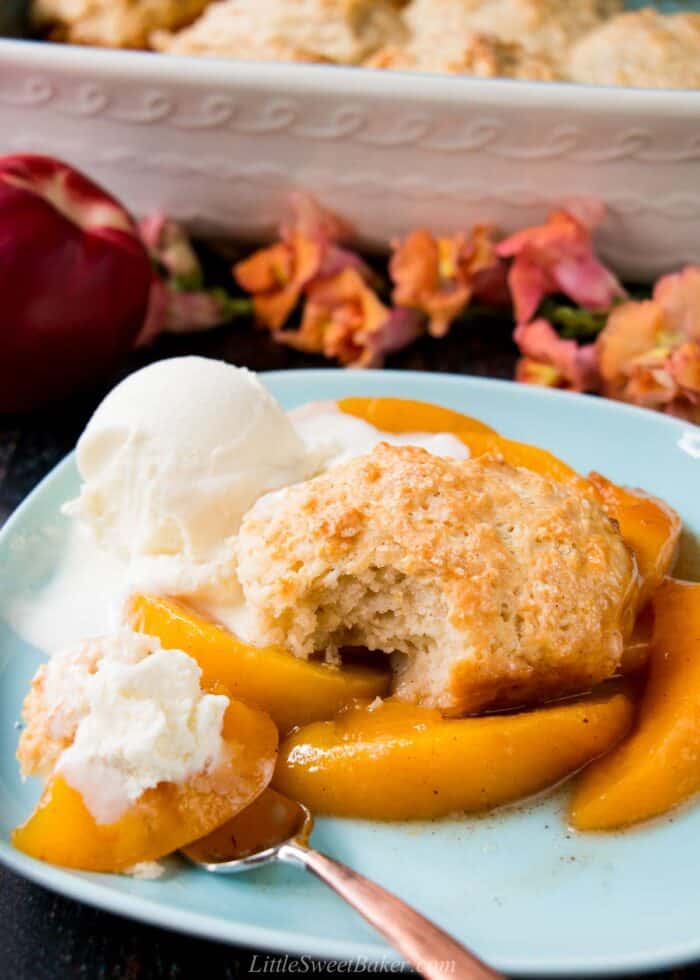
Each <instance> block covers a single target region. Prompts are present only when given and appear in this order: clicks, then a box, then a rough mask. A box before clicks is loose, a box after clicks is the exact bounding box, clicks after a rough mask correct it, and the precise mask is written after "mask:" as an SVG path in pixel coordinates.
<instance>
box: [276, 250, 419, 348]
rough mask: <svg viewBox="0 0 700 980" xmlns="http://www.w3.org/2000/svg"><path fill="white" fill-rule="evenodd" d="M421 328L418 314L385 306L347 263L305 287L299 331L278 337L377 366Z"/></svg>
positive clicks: (288, 342)
mask: <svg viewBox="0 0 700 980" xmlns="http://www.w3.org/2000/svg"><path fill="white" fill-rule="evenodd" d="M420 330H421V324H420V318H419V317H417V316H415V315H414V314H412V313H411V311H408V310H403V311H397V310H394V311H391V310H389V309H388V308H387V307H386V306H384V304H383V303H382V302H381V300H380V299H379V297H378V296H377V294H376V293H375V292H374V290H373V289H371V288H370V287H369V286H368V285H367V283H366V282H365V280H364V278H363V277H362V276H361V275H360V273H359V272H358V271H357V269H354V268H346V269H344V270H343V271H341V272H339V273H337V274H336V275H334V276H330V277H328V278H325V279H319V280H317V281H316V282H314V283H313V284H312V285H311V286H310V287H309V289H308V298H307V301H306V305H305V307H304V313H303V316H302V321H301V326H300V328H299V330H295V331H291V330H287V331H284V332H282V333H278V334H277V339H278V340H280V341H282V342H284V343H285V344H289V345H290V346H291V347H295V348H296V349H297V350H303V351H306V352H307V353H313V354H323V355H324V356H325V357H328V358H337V359H338V360H339V361H340V363H341V364H346V365H349V366H351V367H379V366H380V365H381V363H382V360H383V357H384V355H385V354H388V353H391V352H392V351H394V350H398V349H400V348H401V347H404V346H406V344H408V343H410V342H411V341H412V340H413V339H415V337H416V336H418V334H419V333H420Z"/></svg>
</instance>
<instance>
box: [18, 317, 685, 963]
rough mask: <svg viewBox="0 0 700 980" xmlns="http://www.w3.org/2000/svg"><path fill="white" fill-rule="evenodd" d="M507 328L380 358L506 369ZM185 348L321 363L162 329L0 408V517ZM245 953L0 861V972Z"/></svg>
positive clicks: (248, 331)
mask: <svg viewBox="0 0 700 980" xmlns="http://www.w3.org/2000/svg"><path fill="white" fill-rule="evenodd" d="M510 330H511V325H510V324H509V323H508V322H507V321H499V320H497V319H494V318H492V317H487V318H485V319H484V320H483V321H480V320H478V319H477V320H473V321H471V322H467V323H463V324H458V325H457V326H456V327H455V329H454V330H453V332H452V334H451V335H450V336H449V337H447V338H446V339H444V340H441V341H435V340H427V339H426V340H424V341H421V342H419V343H418V344H416V345H414V346H413V347H412V348H410V349H409V350H407V351H404V352H402V353H401V354H399V355H397V356H395V357H393V358H392V359H391V360H390V362H389V364H388V365H387V366H388V367H392V368H399V369H412V370H426V371H450V372H454V373H459V374H477V375H485V376H490V377H498V378H510V377H512V373H513V367H514V364H515V357H516V351H515V348H514V346H513V344H512V342H511V340H510ZM189 353H196V354H203V355H205V356H209V357H221V358H223V359H225V360H227V361H231V362H232V363H235V364H240V365H245V366H247V367H250V368H252V369H254V370H256V371H264V370H278V369H281V368H298V367H311V366H320V365H321V364H322V362H321V361H320V360H318V359H316V358H310V357H304V356H302V355H299V354H297V353H294V352H292V351H290V350H287V349H285V348H281V347H278V346H277V345H275V344H274V343H273V342H272V341H271V340H270V339H269V338H268V337H267V335H266V334H264V333H260V332H258V331H256V330H254V329H253V328H252V327H251V326H250V325H248V324H246V325H240V324H239V325H234V326H231V327H228V328H222V329H220V330H216V331H211V332H209V333H207V334H200V335H198V336H194V337H193V336H190V337H182V338H163V339H161V340H160V341H159V342H158V343H157V344H156V345H155V346H154V347H153V348H151V349H150V350H148V351H145V352H139V353H138V354H134V355H133V356H132V357H131V359H130V361H129V362H128V363H127V364H126V365H124V367H123V369H122V370H121V371H120V372H118V373H117V374H115V376H114V377H112V378H110V379H108V380H107V381H106V382H103V383H102V384H100V385H98V386H96V387H95V388H94V389H93V390H92V391H89V392H87V393H85V394H82V395H80V396H77V397H76V398H74V399H72V400H70V401H67V402H64V403H62V404H61V405H58V406H53V407H51V408H47V409H45V410H43V411H40V412H37V413H35V414H33V415H30V416H26V417H23V418H2V416H0V524H2V522H3V521H4V520H5V519H6V518H7V517H8V516H9V514H10V513H11V512H12V510H14V508H15V507H16V506H17V504H19V503H20V501H21V500H22V499H23V498H24V497H25V496H26V494H27V493H28V492H29V491H30V490H31V489H32V487H33V486H35V484H36V483H37V482H38V481H39V480H40V479H41V478H42V477H43V476H44V475H45V474H46V473H47V472H48V471H49V470H50V469H51V468H52V467H53V466H54V465H55V464H56V463H57V462H58V461H59V460H60V459H62V457H63V456H64V455H65V454H66V453H67V452H69V451H70V450H71V449H72V448H73V446H74V445H75V442H76V439H77V438H78V436H79V435H80V432H81V431H82V429H83V428H84V427H85V424H86V422H87V421H88V418H89V416H90V414H91V412H92V411H93V409H94V408H95V407H96V406H97V404H98V402H99V401H100V399H101V397H102V396H103V395H104V393H105V392H106V391H107V390H108V388H110V387H111V386H112V385H113V384H114V383H115V382H116V381H118V380H119V379H120V378H121V377H123V376H124V375H125V374H127V373H128V372H129V371H131V370H134V369H136V368H138V367H141V366H142V365H143V364H145V363H147V362H148V361H150V360H154V359H156V358H159V357H171V356H175V355H180V354H189ZM688 859H689V860H696V856H695V855H688ZM300 873H301V872H300ZM349 914H350V913H349ZM620 914H621V915H624V909H620ZM698 928H700V925H699V926H698ZM254 955H255V951H252V950H247V949H240V948H237V947H232V946H224V945H221V944H218V943H211V942H207V941H205V940H200V939H193V938H191V937H188V936H181V935H178V934H176V933H171V932H168V931H166V930H164V929H157V928H154V927H151V926H145V925H141V924H139V923H136V922H131V921H128V920H125V919H121V918H117V917H115V916H113V915H110V914H108V913H106V912H100V911H98V910H96V909H91V908H89V907H87V906H83V905H79V904H77V903H76V902H73V901H71V900H68V899H65V898H62V897H60V896H57V895H53V894H51V893H49V892H47V891H45V890H43V889H42V888H39V887H38V886H36V885H33V884H31V883H30V882H27V881H24V880H23V879H20V878H18V877H16V876H15V875H14V874H11V873H10V872H8V871H6V870H4V869H1V868H0V980H73V978H81V980H82V978H85V980H166V978H167V980H189V978H191V977H192V978H195V977H196V978H198V980H199V978H201V980H229V978H231V980H232V978H236V977H248V976H256V975H262V976H264V975H268V976H270V975H280V973H281V971H280V969H279V968H278V969H276V970H273V964H272V963H271V961H270V960H268V961H267V969H266V972H265V973H263V969H264V966H265V963H264V961H263V960H262V959H261V956H264V954H260V953H258V958H257V959H253V957H254ZM275 958H278V955H277V954H275ZM284 965H285V966H286V970H285V972H286V973H289V974H291V975H294V976H297V975H305V974H307V975H315V976H323V973H322V972H319V969H320V964H311V963H309V962H300V961H294V962H292V963H286V964H284ZM313 967H315V969H313ZM312 969H313V973H312ZM321 969H322V968H321ZM335 975H338V974H337V973H336V974H335ZM342 975H343V976H355V975H357V976H364V977H366V976H367V975H368V974H367V972H364V973H361V974H359V973H358V974H353V973H352V972H344V973H343V974H342ZM667 976H674V977H679V978H681V977H682V978H684V980H689V978H691V977H700V970H698V969H690V970H685V971H677V972H676V973H674V974H667Z"/></svg>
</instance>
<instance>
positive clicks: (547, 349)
mask: <svg viewBox="0 0 700 980" xmlns="http://www.w3.org/2000/svg"><path fill="white" fill-rule="evenodd" d="M513 339H514V340H515V342H516V344H517V345H518V347H519V349H520V352H521V354H522V355H523V356H522V358H521V360H520V361H519V362H518V366H517V368H516V380H518V381H524V382H526V383H527V384H539V385H546V386H547V387H551V388H568V389H570V390H571V391H593V390H595V389H596V387H597V385H598V381H599V379H598V369H597V363H596V352H595V348H594V346H593V345H592V344H588V345H586V346H584V347H582V346H581V345H580V344H578V343H577V342H576V341H575V340H563V339H562V338H561V337H560V336H559V334H558V333H557V332H556V330H555V329H554V327H553V326H552V325H551V323H549V321H548V320H545V319H543V318H542V317H540V318H539V319H537V320H532V321H531V322H530V323H521V324H519V325H518V326H517V327H516V328H515V332H514V334H513Z"/></svg>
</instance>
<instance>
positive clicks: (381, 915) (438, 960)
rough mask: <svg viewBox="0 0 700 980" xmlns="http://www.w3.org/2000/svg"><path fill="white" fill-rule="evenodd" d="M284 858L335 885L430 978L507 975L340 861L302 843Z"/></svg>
mask: <svg viewBox="0 0 700 980" xmlns="http://www.w3.org/2000/svg"><path fill="white" fill-rule="evenodd" d="M278 857H279V858H280V859H281V860H282V861H286V862H289V863H291V864H296V865H302V866H303V867H305V868H307V869H308V870H309V871H312V872H313V873H314V874H315V875H316V876H317V877H318V878H320V879H321V880H322V881H324V882H325V883H326V884H327V885H329V886H330V887H331V888H332V889H333V890H334V891H335V892H337V893H338V895H340V896H341V897H342V898H344V899H345V901H346V902H348V904H349V905H352V907H353V908H354V909H355V910H356V911H357V912H359V913H360V915H361V916H362V917H363V918H364V919H366V920H367V922H369V923H370V925H372V926H374V928H375V929H376V930H377V931H378V932H380V933H381V934H382V935H383V936H384V937H385V938H386V939H388V940H389V942H390V943H391V944H392V945H393V946H394V947H395V949H397V950H398V951H399V952H400V953H402V954H403V956H404V957H405V958H406V960H408V962H409V963H410V964H411V966H413V967H414V968H415V969H416V970H417V971H418V972H419V973H420V974H421V975H422V976H424V977H426V980H446V978H448V977H451V978H452V980H495V978H498V977H500V976H501V974H499V973H496V972H495V971H494V970H492V969H491V968H490V967H488V966H487V965H486V964H485V963H483V962H482V961H481V960H480V959H479V958H478V957H477V956H475V955H474V954H473V953H470V952H469V950H468V949H465V947H464V946H462V945H461V943H458V942H457V941H456V940H455V939H453V938H452V937H451V936H449V935H448V934H447V933H446V932H444V931H443V930H442V929H439V928H438V926H436V925H435V924H434V923H432V922H431V921H430V920H429V919H426V918H425V916H423V915H421V914H420V913H419V912H416V910H415V909H412V908H411V907H410V905H406V903H405V902H402V901H401V899H399V898H397V897H396V896H395V895H392V894H391V892H388V891H387V890H386V889H385V888H382V887H381V885H377V884H375V883H374V882H373V881H370V880H369V879H368V878H365V877H364V875H361V874H358V872H357V871H353V870H352V868H348V867H347V865H345V864H341V863H340V861H335V860H333V858H329V857H327V856H326V855H325V854H321V853H320V852H319V851H314V850H313V849H312V848H310V847H305V846H304V845H303V844H300V843H298V842H296V841H289V843H287V844H283V845H282V847H281V848H280V849H279V852H278Z"/></svg>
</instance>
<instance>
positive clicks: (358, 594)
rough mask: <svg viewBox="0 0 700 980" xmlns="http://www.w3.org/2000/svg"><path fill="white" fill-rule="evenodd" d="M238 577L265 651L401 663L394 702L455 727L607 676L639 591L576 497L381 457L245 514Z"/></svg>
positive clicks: (622, 555) (614, 535)
mask: <svg viewBox="0 0 700 980" xmlns="http://www.w3.org/2000/svg"><path fill="white" fill-rule="evenodd" d="M239 574H240V578H241V582H242V584H243V588H244V591H245V593H246V597H247V599H248V601H249V602H250V604H251V606H252V608H253V611H254V613H255V614H256V617H257V623H258V626H259V630H260V640H261V641H263V642H277V643H283V644H286V645H287V646H288V647H289V648H290V649H291V650H292V651H293V652H294V653H295V654H297V655H299V656H308V655H309V654H310V653H311V652H312V651H314V650H318V649H323V648H325V647H327V646H331V647H334V646H337V645H342V644H346V643H347V644H358V645H366V646H369V647H371V648H375V649H383V650H385V651H387V652H390V651H392V650H393V651H399V652H400V653H402V655H403V656H402V657H401V658H399V661H398V664H397V675H396V692H397V693H398V695H399V696H401V697H404V698H405V699H406V700H413V701H417V702H421V703H424V704H431V705H435V706H438V707H441V708H442V709H443V710H448V711H453V712H454V711H457V712H461V711H471V710H477V709H480V708H483V707H486V706H489V705H495V704H498V705H507V704H514V703H521V702H522V701H525V700H539V699H542V698H545V697H551V696H553V695H555V694H564V693H567V692H569V691H573V690H581V689H585V688H587V687H589V686H590V685H591V684H593V683H596V682H597V681H600V680H602V679H604V678H605V677H608V676H610V675H611V674H613V673H614V672H615V671H616V670H617V668H618V666H619V663H620V657H621V654H622V647H623V635H622V634H623V623H626V621H627V619H628V618H629V617H628V614H627V608H628V605H629V603H630V602H631V600H632V596H633V592H634V588H635V581H636V575H635V566H634V561H633V559H632V558H631V556H630V553H629V551H628V550H627V548H626V546H625V544H624V543H623V541H622V539H621V537H620V535H619V532H618V530H617V529H616V528H615V527H614V525H613V524H612V522H611V521H610V520H609V519H608V518H607V517H606V515H605V514H604V513H603V511H602V510H601V508H600V507H598V505H597V504H595V503H594V502H593V501H592V500H590V499H587V498H585V497H582V496H580V495H579V494H578V493H577V492H575V491H574V490H572V489H571V488H569V487H565V486H563V485H561V484H555V483H553V482H551V481H549V480H546V479H544V478H542V477H540V476H537V475H536V474H534V473H532V472H530V471H527V470H523V469H518V468H515V467H512V466H510V465H509V464H507V463H505V462H504V461H502V460H500V459H495V458H493V457H491V458H487V457H480V458H478V459H474V460H467V461H464V462H458V461H455V460H449V459H443V458H440V457H437V456H432V455H431V454H429V453H427V452H425V451H424V450H421V449H417V448H414V447H392V446H388V445H386V444H382V445H381V446H379V447H377V448H376V449H375V450H374V451H373V452H372V453H371V454H369V455H367V456H363V457H360V458H358V459H356V460H353V461H351V462H350V463H348V464H346V465H345V466H341V467H338V468H336V469H334V470H331V471H330V472H329V473H327V474H325V475H323V476H320V477H317V478H316V479H314V480H311V481H308V482H307V483H304V484H300V485H298V486H296V487H292V488H290V489H289V490H287V491H284V492H282V493H281V494H278V495H275V496H274V497H273V498H268V499H267V500H264V501H263V502H262V504H260V505H258V506H257V507H255V508H253V510H252V511H251V512H249V515H248V516H247V518H246V520H245V521H244V523H243V527H242V529H241V534H240V539H239Z"/></svg>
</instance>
